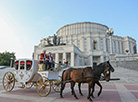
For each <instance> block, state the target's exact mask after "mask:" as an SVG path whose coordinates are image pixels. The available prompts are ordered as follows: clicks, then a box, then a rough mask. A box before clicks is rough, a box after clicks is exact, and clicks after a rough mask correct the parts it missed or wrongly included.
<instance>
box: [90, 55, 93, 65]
mask: <svg viewBox="0 0 138 102" xmlns="http://www.w3.org/2000/svg"><path fill="white" fill-rule="evenodd" d="M90 66H93V56H92V55H91V56H90Z"/></svg>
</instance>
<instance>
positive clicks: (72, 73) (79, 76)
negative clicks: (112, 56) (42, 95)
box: [60, 62, 113, 101]
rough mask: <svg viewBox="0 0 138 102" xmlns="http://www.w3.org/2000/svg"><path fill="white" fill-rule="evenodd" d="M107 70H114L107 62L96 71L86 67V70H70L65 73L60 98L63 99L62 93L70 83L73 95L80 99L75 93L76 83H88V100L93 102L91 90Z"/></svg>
mask: <svg viewBox="0 0 138 102" xmlns="http://www.w3.org/2000/svg"><path fill="white" fill-rule="evenodd" d="M107 69H113V68H112V67H110V66H109V64H108V63H107V62H105V63H103V64H101V65H100V67H97V68H96V69H95V70H93V69H92V67H86V68H84V69H82V68H77V69H74V68H70V69H67V70H65V71H63V73H62V82H61V90H60V96H61V97H62V98H63V96H62V91H63V90H64V88H65V85H66V83H67V82H70V83H71V90H72V94H73V95H74V97H75V98H76V99H78V98H77V96H76V94H75V91H74V86H75V83H76V82H77V83H88V86H89V87H88V97H87V99H89V100H90V101H92V99H91V98H90V96H91V88H93V87H94V82H95V80H96V79H100V76H101V73H103V72H104V71H105V70H107Z"/></svg>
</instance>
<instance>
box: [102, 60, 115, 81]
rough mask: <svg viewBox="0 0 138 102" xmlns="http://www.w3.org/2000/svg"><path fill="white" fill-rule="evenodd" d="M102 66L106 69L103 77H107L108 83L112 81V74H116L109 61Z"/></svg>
mask: <svg viewBox="0 0 138 102" xmlns="http://www.w3.org/2000/svg"><path fill="white" fill-rule="evenodd" d="M102 65H103V67H104V70H103V75H104V77H105V80H106V81H107V82H108V81H109V80H110V72H114V68H113V67H112V65H111V64H110V62H109V61H107V62H104V63H103V64H102Z"/></svg>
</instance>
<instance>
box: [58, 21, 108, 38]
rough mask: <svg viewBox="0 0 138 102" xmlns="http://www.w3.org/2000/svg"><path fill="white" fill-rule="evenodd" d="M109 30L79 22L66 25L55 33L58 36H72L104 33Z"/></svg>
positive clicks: (99, 25) (102, 26)
mask: <svg viewBox="0 0 138 102" xmlns="http://www.w3.org/2000/svg"><path fill="white" fill-rule="evenodd" d="M107 29H109V28H108V27H107V26H106V25H102V24H99V23H92V22H79V23H73V24H67V25H65V26H63V27H61V28H60V29H59V30H58V31H57V35H58V36H62V35H74V34H79V33H86V32H91V33H105V32H106V31H107Z"/></svg>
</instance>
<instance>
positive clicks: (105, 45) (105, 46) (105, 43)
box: [103, 38, 107, 52]
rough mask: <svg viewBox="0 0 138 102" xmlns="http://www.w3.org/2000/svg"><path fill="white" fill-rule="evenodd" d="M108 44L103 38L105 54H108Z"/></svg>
mask: <svg viewBox="0 0 138 102" xmlns="http://www.w3.org/2000/svg"><path fill="white" fill-rule="evenodd" d="M106 48H107V42H106V38H103V50H104V52H107V49H106Z"/></svg>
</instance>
